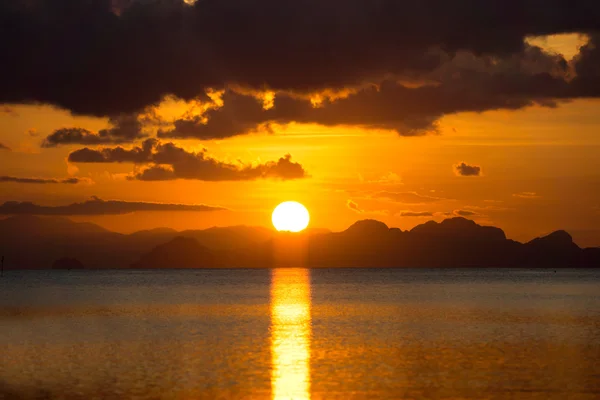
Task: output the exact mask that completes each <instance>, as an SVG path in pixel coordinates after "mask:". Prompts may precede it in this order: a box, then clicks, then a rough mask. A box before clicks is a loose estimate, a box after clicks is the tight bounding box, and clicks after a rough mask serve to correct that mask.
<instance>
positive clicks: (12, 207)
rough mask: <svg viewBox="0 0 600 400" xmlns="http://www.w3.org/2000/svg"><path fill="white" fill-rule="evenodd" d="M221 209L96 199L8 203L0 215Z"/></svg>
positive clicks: (1, 208)
mask: <svg viewBox="0 0 600 400" xmlns="http://www.w3.org/2000/svg"><path fill="white" fill-rule="evenodd" d="M221 210H226V209H225V208H222V207H213V206H207V205H204V204H199V205H187V204H169V203H145V202H130V201H119V200H108V201H104V200H101V199H99V198H97V197H92V199H91V200H87V201H84V202H82V203H72V204H69V205H65V206H41V205H37V204H34V203H30V202H16V201H8V202H6V203H4V204H2V205H1V206H0V214H1V215H19V214H28V215H111V214H113V215H114V214H128V213H132V212H136V211H221Z"/></svg>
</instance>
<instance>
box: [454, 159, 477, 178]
mask: <svg viewBox="0 0 600 400" xmlns="http://www.w3.org/2000/svg"><path fill="white" fill-rule="evenodd" d="M454 172H455V173H456V175H458V176H481V167H479V166H477V165H468V164H465V163H464V162H461V163H460V164H457V165H455V166H454Z"/></svg>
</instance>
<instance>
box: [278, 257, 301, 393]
mask: <svg viewBox="0 0 600 400" xmlns="http://www.w3.org/2000/svg"><path fill="white" fill-rule="evenodd" d="M310 324H311V320H310V271H309V270H307V269H296V268H290V269H274V270H273V271H272V275H271V390H272V394H273V396H272V397H273V400H284V399H285V400H290V399H293V400H308V399H310V336H311V326H310Z"/></svg>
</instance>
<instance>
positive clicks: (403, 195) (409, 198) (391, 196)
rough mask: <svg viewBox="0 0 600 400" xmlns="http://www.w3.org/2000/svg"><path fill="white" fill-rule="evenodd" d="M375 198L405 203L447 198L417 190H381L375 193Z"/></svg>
mask: <svg viewBox="0 0 600 400" xmlns="http://www.w3.org/2000/svg"><path fill="white" fill-rule="evenodd" d="M373 197H375V198H382V199H388V200H392V201H396V202H398V203H405V204H422V203H433V202H436V201H441V200H446V199H442V198H439V197H433V196H425V195H421V194H418V193H416V192H390V191H381V192H377V193H375V194H374V195H373Z"/></svg>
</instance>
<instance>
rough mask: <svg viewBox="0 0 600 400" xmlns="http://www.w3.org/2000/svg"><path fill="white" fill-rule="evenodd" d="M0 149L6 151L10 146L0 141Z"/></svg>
mask: <svg viewBox="0 0 600 400" xmlns="http://www.w3.org/2000/svg"><path fill="white" fill-rule="evenodd" d="M0 150H7V151H11V150H10V147H8V146H6V145H5V144H2V143H0Z"/></svg>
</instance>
